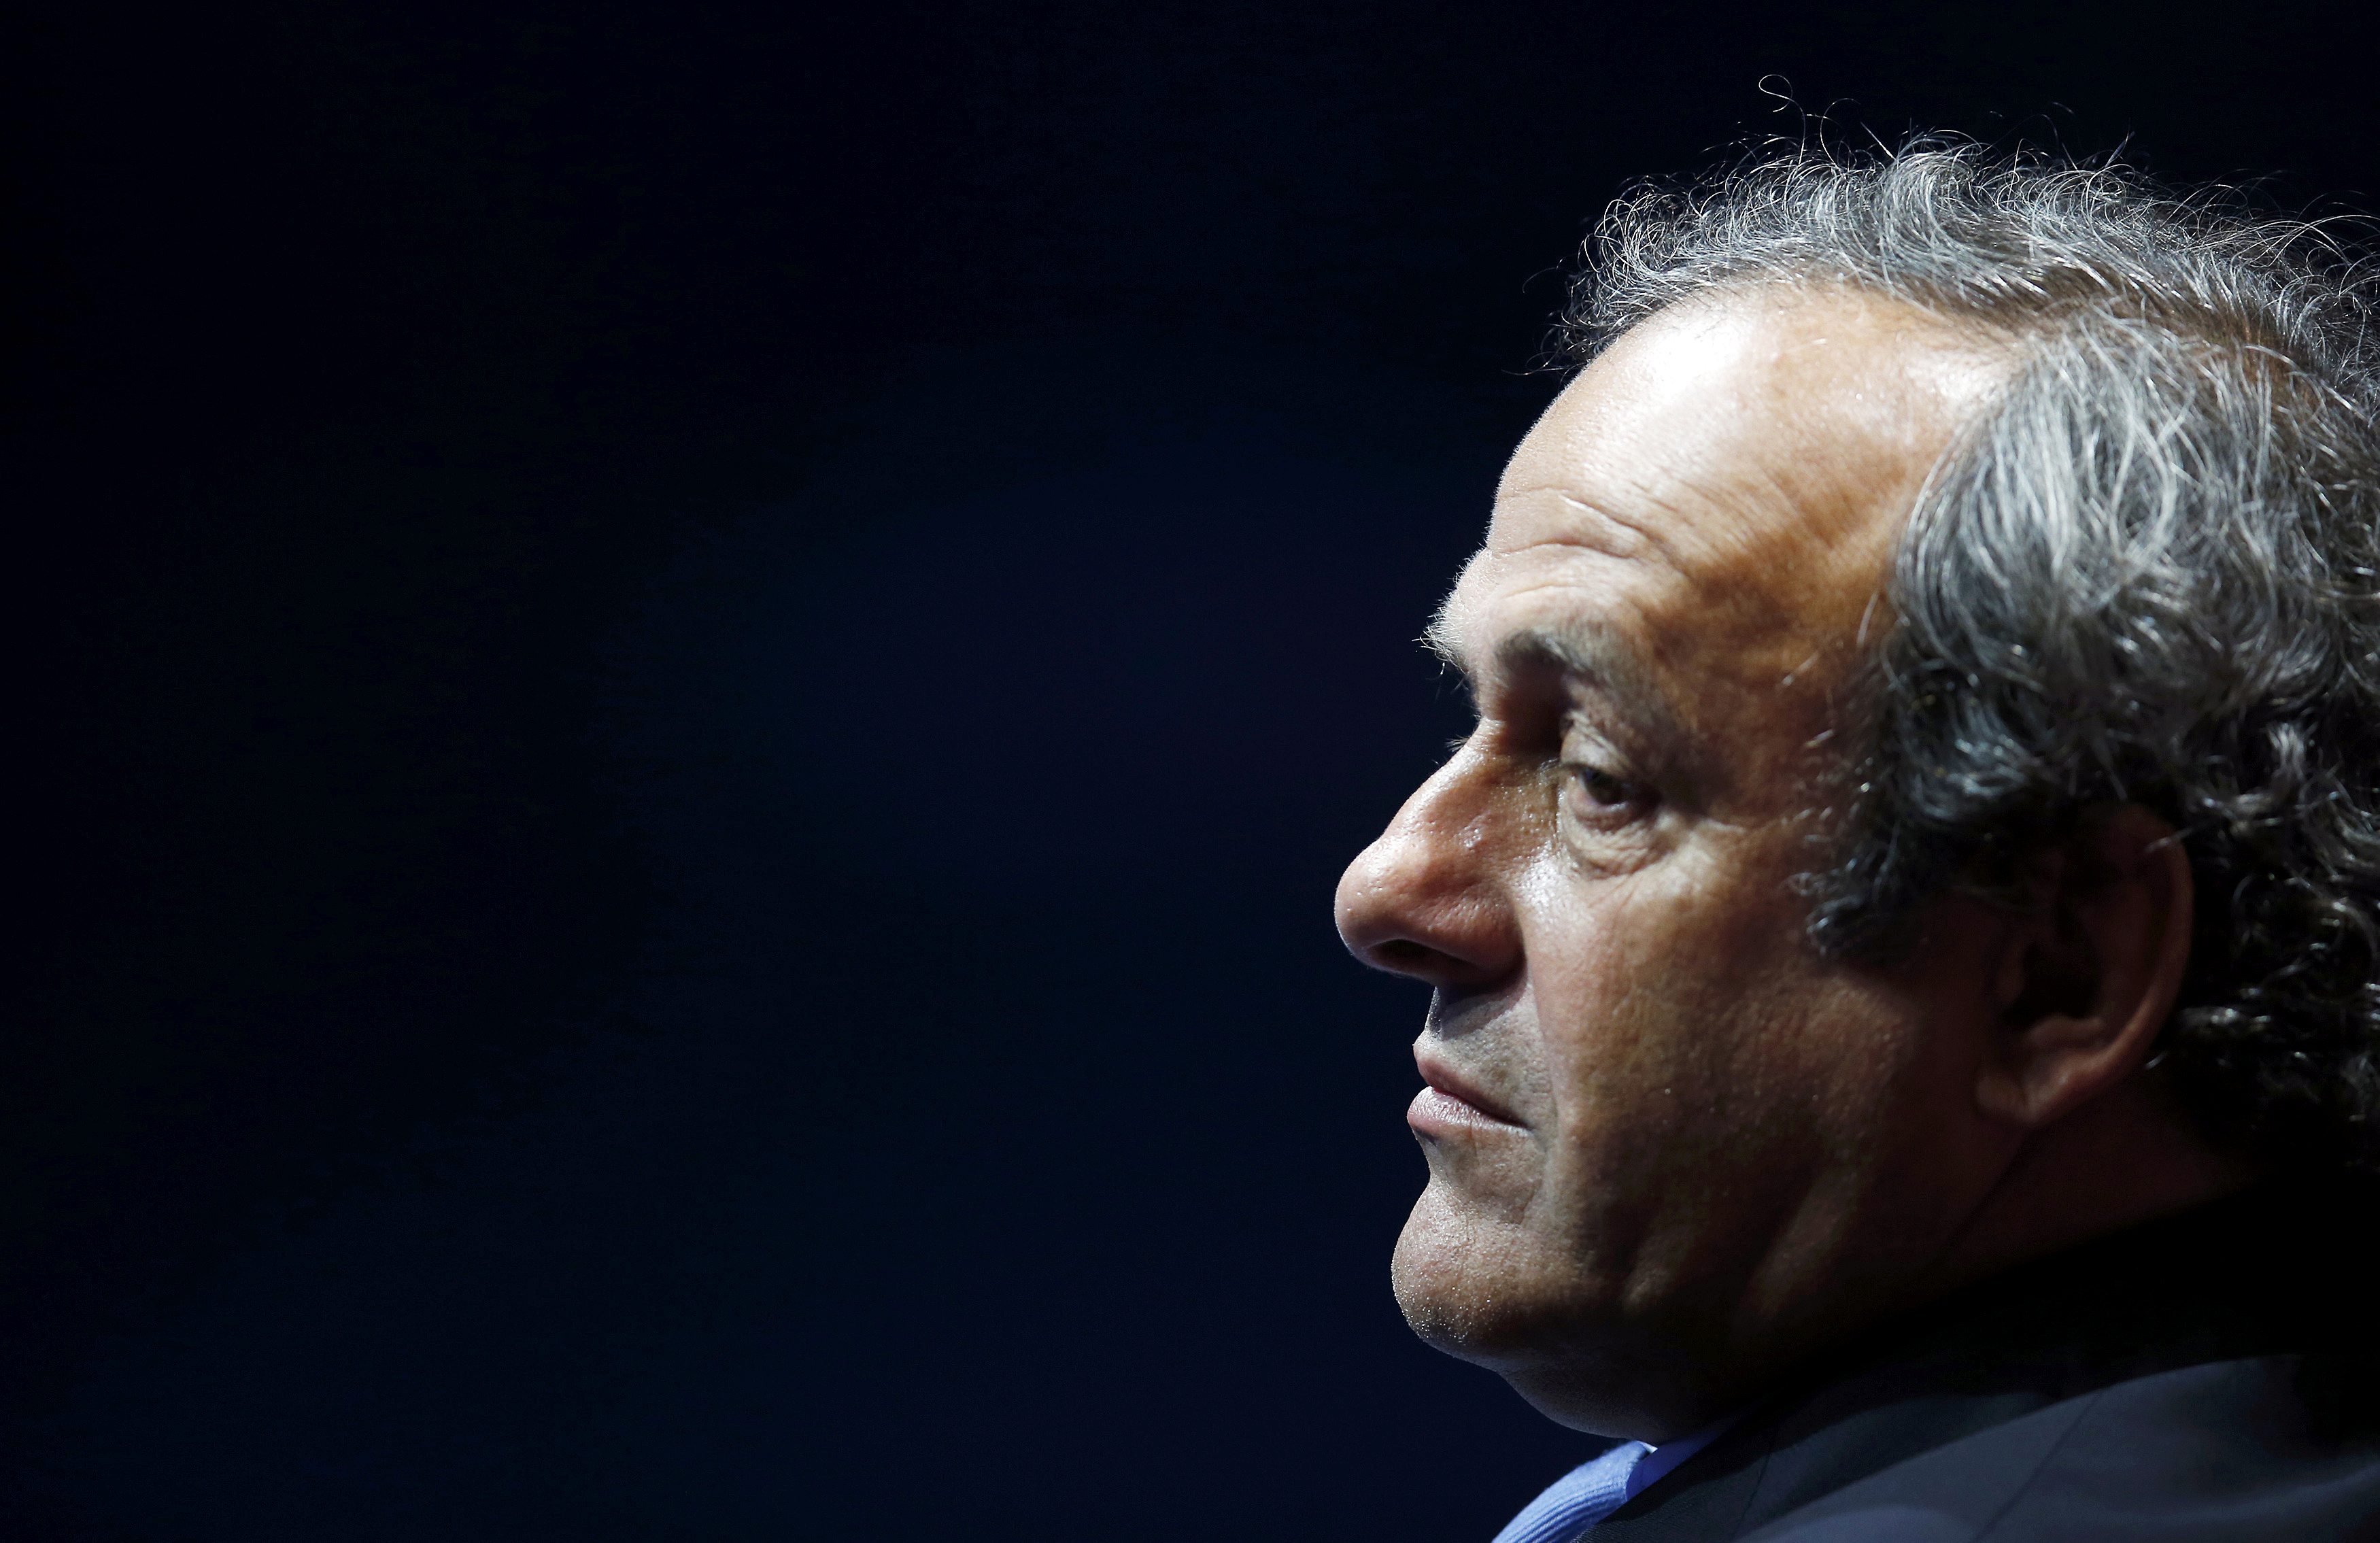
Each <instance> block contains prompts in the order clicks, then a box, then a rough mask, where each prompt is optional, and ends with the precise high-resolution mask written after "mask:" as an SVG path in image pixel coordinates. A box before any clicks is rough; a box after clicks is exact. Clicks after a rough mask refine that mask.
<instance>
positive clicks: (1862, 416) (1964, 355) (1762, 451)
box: [1442, 291, 1993, 709]
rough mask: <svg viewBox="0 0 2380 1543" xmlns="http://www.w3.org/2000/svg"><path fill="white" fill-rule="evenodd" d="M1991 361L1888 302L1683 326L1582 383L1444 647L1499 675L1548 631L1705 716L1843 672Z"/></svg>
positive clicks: (1729, 313)
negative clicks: (1609, 650)
mask: <svg viewBox="0 0 2380 1543" xmlns="http://www.w3.org/2000/svg"><path fill="white" fill-rule="evenodd" d="M1992 374H1993V372H1992V371H1991V370H1990V368H1989V366H1988V364H1987V363H1986V362H1985V360H1984V359H1983V358H1982V357H1981V356H1980V355H1979V354H1978V353H1977V352H1976V351H1975V350H1974V349H1973V348H1971V347H1969V346H1964V345H1963V344H1962V343H1961V340H1960V339H1959V338H1958V337H1957V336H1956V334H1951V333H1950V332H1949V331H1948V329H1947V328H1945V327H1944V326H1943V325H1942V324H1940V323H1938V322H1935V321H1933V320H1932V319H1930V318H1927V317H1925V315H1923V314H1922V313H1919V312H1916V311H1914V310H1909V309H1907V308H1903V307H1900V306H1898V305H1896V304H1893V303H1891V302H1888V301H1880V300H1875V299H1870V298H1864V297H1859V296H1855V295H1847V294H1834V293H1820V294H1815V295H1812V294H1806V293H1786V292H1781V291H1762V292H1754V293H1751V294H1747V295H1740V296H1734V297H1730V298H1724V299H1720V300H1713V301H1702V302H1696V303H1694V304H1692V305H1689V306H1683V307H1679V308H1674V309H1673V310H1670V311H1665V312H1663V313H1661V314H1660V315H1658V316H1656V317H1654V318H1653V319H1651V320H1650V321H1648V322H1645V323H1643V324H1641V325H1639V326H1637V327H1635V328H1633V329H1632V330H1631V331H1630V332H1629V333H1628V334H1626V335H1624V336H1623V337H1621V339H1620V340H1619V342H1618V343H1616V344H1615V345H1614V346H1612V347H1611V348H1609V350H1607V351H1606V352H1605V353H1604V354H1603V355H1602V356H1601V357H1600V358H1597V360H1596V361H1595V362H1594V363H1593V364H1591V365H1590V366H1588V367H1587V369H1586V370H1585V371H1582V372H1581V373H1580V375H1579V376H1578V378H1577V379H1576V380H1574V381H1573V382H1572V383H1570V385H1569V386H1568V387H1567V388H1565V389H1564V390H1563V392H1562V394H1561V395H1560V397H1558V398H1557V399H1556V400H1555V402H1554V404H1553V406H1552V407H1549V408H1548V410H1547V412H1546V414H1545V416H1544V417H1543V418H1542V419H1539V421H1538V422H1537V424H1536V427H1535V428H1534V429H1532V430H1531V431H1530V432H1529V434H1528V436H1527V437H1526V438H1525V439H1524V440H1523V441H1522V443H1521V445H1520V448H1519V449H1518V450H1517V451H1516V452H1515V453H1514V455H1513V456H1512V462H1511V464H1510V465H1509V466H1508V468H1506V471H1505V474H1504V478H1503V480H1502V482H1501V484H1500V487H1499V489H1498V492H1497V499H1496V513H1495V518H1494V521H1493V523H1492V524H1491V526H1490V528H1489V530H1488V541H1487V544H1486V545H1485V546H1484V547H1483V548H1482V549H1481V551H1480V552H1479V553H1478V554H1477V555H1476V556H1475V557H1474V558H1473V559H1472V561H1471V563H1470V565H1468V566H1467V567H1466V568H1465V570H1464V572H1463V578H1462V580H1461V581H1460V583H1458V585H1457V586H1456V589H1455V592H1454V594H1453V595H1452V596H1451V597H1450V598H1449V601H1448V606H1447V611H1446V614H1445V615H1444V617H1443V620H1442V630H1443V631H1444V632H1445V633H1446V634H1447V635H1448V637H1447V641H1448V642H1449V643H1451V645H1452V646H1453V647H1454V649H1455V650H1456V651H1457V652H1458V654H1460V655H1461V656H1462V657H1463V660H1464V662H1465V663H1466V664H1469V665H1472V666H1474V667H1475V668H1481V669H1484V668H1486V667H1487V666H1488V662H1490V661H1492V659H1493V657H1494V654H1495V651H1496V648H1497V645H1498V643H1499V641H1500V639H1501V638H1505V637H1509V636H1510V635H1512V634H1513V633H1514V632H1516V631H1523V630H1526V629H1530V628H1545V627H1565V626H1567V627H1570V628H1573V629H1578V628H1587V629H1591V630H1592V631H1594V632H1596V633H1597V634H1599V635H1603V636H1607V637H1616V638H1619V639H1620V640H1621V643H1622V644H1623V645H1624V646H1625V647H1627V648H1628V649H1630V650H1632V651H1633V652H1634V653H1635V654H1637V655H1638V656H1639V657H1640V658H1641V659H1642V661H1643V662H1645V664H1646V665H1647V666H1648V668H1649V670H1650V671H1651V673H1652V674H1655V675H1657V676H1659V677H1662V678H1663V679H1664V681H1665V683H1666V685H1667V686H1669V687H1670V693H1671V694H1672V696H1673V697H1680V698H1682V699H1684V700H1683V705H1684V706H1686V707H1688V708H1689V709H1691V708H1692V707H1694V705H1695V702H1696V700H1697V699H1699V698H1700V697H1702V696H1704V695H1706V694H1708V693H1710V692H1712V691H1715V690H1718V689H1719V688H1721V687H1733V688H1736V689H1738V690H1743V691H1768V692H1776V691H1779V690H1786V691H1790V690H1791V688H1792V686H1793V685H1794V684H1795V683H1796V682H1801V683H1803V684H1804V685H1815V684H1816V677H1817V676H1819V675H1823V674H1828V673H1829V671H1830V670H1831V671H1835V672H1839V671H1840V667H1841V666H1842V665H1843V664H1844V663H1845V662H1848V656H1849V654H1850V652H1851V650H1852V646H1853V639H1854V638H1856V637H1857V635H1858V633H1859V631H1860V629H1861V626H1862V624H1863V621H1864V619H1865V618H1867V617H1869V615H1870V614H1871V612H1872V608H1873V606H1874V605H1875V604H1876V602H1877V597H1878V595H1879V592H1880V589H1881V587H1882V582H1883V579H1884V576H1885V572H1886V569H1887V567H1888V563H1889V560H1890V554H1891V552H1892V549H1893V546H1894V543H1895V541H1896V539H1897V537H1898V535H1899V532H1900V526H1901V523H1902V521H1903V519H1904V518H1905V516H1906V514H1907V511H1908V509H1909V507H1910V505H1911V504H1912V503H1913V500H1914V498H1915V496H1916V493H1917V491H1918V489H1919V487H1920V485H1921V484H1922V483H1923V481H1924V479H1925V474H1926V472H1927V471H1928V469H1930V468H1931V467H1932V466H1933V464H1934V462H1935V461H1936V460H1937V458H1938V457H1939V456H1940V454H1941V451H1942V450H1943V448H1944V447H1945V446H1946V445H1947V443H1949V438H1950V436H1951V434H1952V433H1953V432H1954V431H1955V428H1956V426H1957V424H1958V423H1959V422H1960V421H1961V419H1962V417H1963V415H1964V414H1965V412H1966V411H1968V410H1970V409H1971V408H1972V407H1973V404H1974V403H1975V402H1976V401H1977V400H1978V399H1979V398H1980V396H1981V395H1982V394H1983V393H1984V392H1985V390H1987V389H1988V386H1989V384H1990V381H1991V379H1992Z"/></svg>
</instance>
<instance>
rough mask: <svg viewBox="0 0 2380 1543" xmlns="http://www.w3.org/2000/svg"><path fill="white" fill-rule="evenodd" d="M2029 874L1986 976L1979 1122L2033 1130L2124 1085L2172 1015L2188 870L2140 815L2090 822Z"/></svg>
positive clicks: (2177, 843)
mask: <svg viewBox="0 0 2380 1543" xmlns="http://www.w3.org/2000/svg"><path fill="white" fill-rule="evenodd" d="M2037 871H2038V875H2039V878H2038V885H2039V887H2038V890H2037V892H2036V904H2035V905H2034V909H2033V911H2032V912H2031V914H2029V915H2028V916H2027V917H2025V919H2024V920H2023V921H2022V923H2020V924H2019V925H2018V926H2017V928H2016V929H2014V931H2013V932H2012V933H2011V935H2010V937H2009V938H2008V939H2007V940H2006V942H2005V945H2004V947H2005V953H2004V954H2003V956H2002V958H2001V961H2000V965H1999V968H1998V970H1997V971H1996V972H1995V973H1996V979H1995V982H1994V984H1995V988H1996V991H1997V1005H1998V1008H1999V1014H2000V1023H1999V1032H1998V1042H1997V1043H1996V1045H1995V1046H1994V1048H1993V1053H1992V1054H1990V1055H1989V1056H1987V1057H1986V1059H1985V1063H1984V1065H1983V1067H1982V1069H1981V1072H1980V1074H1979V1075H1978V1077H1977V1081H1976V1088H1975V1095H1976V1103H1977V1105H1978V1107H1979V1108H1980V1109H1981V1110H1982V1111H1983V1112H1984V1113H1985V1114H1986V1115H1988V1116H1990V1117H1992V1118H1994V1119H1997V1120H2001V1121H2005V1122H2008V1123H2009V1124H2017V1125H2022V1126H2026V1127H2028V1128H2034V1129H2038V1128H2040V1127H2042V1126H2045V1125H2047V1124H2051V1123H2052V1122H2054V1121H2056V1120H2058V1119H2059V1118H2060V1117H2062V1116H2064V1115H2065V1114H2067V1113H2069V1112H2071V1111H2073V1110H2074V1109H2075V1108H2077V1107H2079V1106H2080V1105H2082V1104H2083V1103H2085V1102H2087V1101H2088V1100H2091V1099H2092V1098H2094V1097H2095V1096H2096V1095H2098V1094H2099V1093H2101V1092H2104V1091H2106V1090H2107V1089H2108V1088H2110V1087H2114V1086H2115V1085H2117V1084H2118V1083H2120V1082H2122V1081H2123V1080H2124V1079H2125V1078H2127V1077H2128V1076H2130V1075H2131V1074H2132V1073H2133V1072H2134V1071H2136V1070H2137V1069H2138V1068H2139V1067H2140V1066H2141V1065H2142V1063H2144V1062H2145V1061H2146V1060H2147V1059H2148V1057H2149V1053H2150V1050H2151V1047H2152V1046H2154V1044H2155V1041H2156V1038H2157V1035H2158V1033H2159V1031H2160V1030H2162V1029H2163V1028H2164V1027H2165V1022H2166V1020H2167V1018H2168V1017H2169V1016H2171V1015H2172V1013H2173V1007H2174V1002H2176V1001H2177V1000H2178V998H2179V997H2180V990H2181V980H2182V975H2183V972H2184V971H2185V970H2186V969H2187V968H2188V967H2189V963H2190V934H2191V923H2192V915H2193V905H2194V897H2193V894H2192V885H2191V875H2190V859H2189V856H2188V854H2187V853H2185V852H2184V851H2183V849H2182V845H2181V840H2180V837H2179V836H2178V835H2177V834H2176V833H2175V832H2174V829H2173V827H2172V826H2171V825H2168V823H2166V821H2164V820H2161V819H2159V818H2158V817H2157V816H2155V814H2152V813H2150V812H2149V811H2148V810H2147V809H2144V808H2141V807H2139V806H2138V805H2133V804H2127V805H2124V806H2122V807H2120V808H2113V809H2108V810H2106V811H2103V812H2098V813H2095V814H2093V815H2091V816H2089V817H2087V818H2086V819H2085V820H2083V823H2082V824H2081V826H2080V827H2079V828H2078V829H2077V831H2076V832H2075V834H2074V835H2073V836H2072V837H2071V838H2070V840H2069V841H2068V842H2067V843H2066V844H2064V845H2063V846H2062V847H2061V848H2059V849H2058V850H2057V851H2056V852H2053V853H2049V854H2046V855H2045V860H2044V862H2043V863H2042V864H2041V866H2040V868H2039V869H2038V870H2037Z"/></svg>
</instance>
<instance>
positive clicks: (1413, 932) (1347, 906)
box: [1338, 746, 1511, 977]
mask: <svg viewBox="0 0 2380 1543" xmlns="http://www.w3.org/2000/svg"><path fill="white" fill-rule="evenodd" d="M1499 796H1500V794H1499V789H1498V788H1497V786H1496V785H1495V781H1494V778H1493V776H1492V774H1491V772H1490V769H1489V768H1488V765H1487V763H1486V760H1485V759H1484V758H1483V757H1482V756H1480V755H1479V754H1478V753H1477V752H1476V751H1475V750H1473V749H1471V748H1470V747H1467V746H1466V747H1464V748H1463V749H1462V750H1460V751H1458V752H1456V754H1455V756H1454V759H1451V760H1450V761H1448V762H1447V763H1446V764H1445V765H1444V766H1441V767H1439V769H1438V770H1437V771H1436V772H1433V773H1431V775H1430V776H1429V778H1428V780H1427V781H1426V782H1424V783H1423V784H1421V786H1419V787H1418V788H1415V790H1414V793H1413V796H1411V797H1409V798H1407V799H1406V800H1405V802H1404V807H1403V808H1400V809H1399V810H1397V812H1396V815H1395V817H1394V818H1393V819H1391V820H1390V821H1389V824H1388V828H1387V829H1386V830H1384V831H1382V832H1380V835H1379V838H1378V840H1376V841H1374V842H1373V843H1372V844H1371V845H1370V846H1368V847H1366V848H1365V849H1364V851H1363V852H1362V854H1361V855H1359V856H1358V857H1356V859H1355V861H1354V863H1353V864H1351V865H1350V866H1349V868H1348V869H1347V873H1346V877H1345V878H1343V879H1342V881H1340V886H1339V896H1338V900H1339V905H1338V912H1339V931H1340V935H1341V937H1342V938H1343V939H1344V940H1345V942H1346V944H1347V947H1348V948H1349V949H1350V950H1351V951H1353V952H1354V954H1356V955H1357V956H1358V957H1359V958H1362V959H1363V960H1365V961H1366V963H1368V964H1372V965H1377V966H1380V967H1382V968H1386V969H1393V970H1397V971H1400V972H1401V973H1404V974H1413V975H1423V976H1431V977H1435V976H1437V975H1440V974H1448V973H1455V972H1460V973H1462V974H1465V975H1475V974H1477V973H1478V972H1479V971H1481V970H1484V969H1493V968H1496V967H1498V966H1499V965H1500V959H1501V955H1503V954H1505V953H1507V952H1509V946H1510V945H1509V941H1508V940H1509V936H1510V933H1511V926H1510V920H1509V912H1508V910H1507V905H1506V901H1505V897H1504V895H1503V893H1502V888H1501V886H1500V883H1499V881H1498V872H1499V869H1500V866H1501V865H1500V860H1499V859H1500V857H1501V856H1502V855H1501V854H1500V852H1499V851H1498V848H1497V840H1496V838H1497V835H1498V833H1499V832H1500V831H1501V830H1502V829H1503V827H1505V826H1506V825H1507V824H1509V823H1510V822H1509V821H1505V820H1498V819H1496V818H1494V816H1495V806H1496V804H1497V802H1498V799H1499Z"/></svg>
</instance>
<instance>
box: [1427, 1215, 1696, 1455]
mask: <svg viewBox="0 0 2380 1543" xmlns="http://www.w3.org/2000/svg"><path fill="white" fill-rule="evenodd" d="M1390 1279H1391V1281H1392V1282H1393V1284H1394V1286H1395V1289H1396V1296H1397V1306H1398V1307H1399V1308H1401V1309H1402V1310H1403V1313H1404V1316H1405V1322H1406V1323H1407V1324H1409V1325H1411V1326H1412V1328H1413V1331H1414V1332H1415V1334H1416V1335H1418V1336H1420V1338H1421V1340H1422V1341H1423V1343H1426V1344H1428V1345H1429V1346H1430V1347H1431V1348H1433V1349H1436V1350H1439V1351H1443V1352H1444V1353H1446V1354H1447V1355H1452V1356H1456V1357H1458V1358H1459V1359H1462V1360H1465V1361H1469V1362H1472V1363H1473V1364H1475V1365H1477V1366H1480V1367H1486V1368H1487V1369H1488V1370H1490V1371H1493V1372H1495V1373H1497V1374H1498V1375H1499V1376H1500V1377H1502V1378H1503V1379H1505V1380H1506V1381H1507V1382H1509V1383H1511V1384H1512V1390H1513V1391H1515V1392H1517V1393H1519V1394H1520V1395H1521V1396H1522V1397H1523V1398H1524V1399H1526V1400H1527V1401H1528V1402H1529V1403H1530V1404H1531V1405H1532V1406H1534V1407H1535V1408H1536V1410H1537V1412H1538V1413H1539V1414H1542V1415H1546V1416H1547V1417H1548V1418H1549V1419H1552V1420H1554V1421H1556V1422H1558V1423H1560V1424H1561V1425H1566V1426H1569V1427H1570V1428H1573V1429H1575V1430H1582V1431H1587V1432H1591V1433H1594V1434H1597V1435H1601V1436H1631V1437H1640V1438H1643V1439H1645V1440H1655V1439H1657V1438H1656V1437H1655V1436H1654V1435H1648V1434H1647V1433H1648V1432H1658V1433H1660V1434H1661V1435H1663V1436H1667V1435H1675V1434H1678V1433H1680V1432H1681V1431H1683V1430H1686V1429H1690V1428H1693V1424H1694V1422H1692V1421H1689V1422H1687V1423H1684V1424H1681V1423H1679V1421H1678V1419H1677V1418H1676V1413H1677V1411H1678V1409H1680V1408H1681V1407H1682V1406H1684V1405H1685V1404H1687V1403H1691V1401H1692V1398H1693V1391H1694V1382H1695V1380H1696V1379H1695V1378H1694V1373H1693V1368H1692V1366H1691V1362H1690V1361H1689V1360H1687V1359H1685V1358H1682V1357H1681V1356H1680V1355H1679V1354H1678V1350H1677V1347H1676V1346H1675V1345H1674V1344H1672V1343H1668V1342H1667V1340H1666V1339H1665V1338H1664V1337H1663V1336H1660V1335H1658V1334H1651V1333H1648V1332H1646V1330H1645V1327H1644V1326H1643V1325H1638V1324H1632V1323H1629V1322H1627V1321H1626V1315H1625V1314H1624V1313H1623V1312H1622V1311H1621V1306H1620V1303H1619V1300H1618V1299H1619V1297H1620V1295H1621V1293H1620V1292H1619V1290H1618V1289H1617V1288H1616V1286H1614V1285H1613V1283H1611V1282H1602V1281H1598V1280H1597V1279H1595V1278H1594V1277H1593V1276H1592V1274H1591V1273H1590V1272H1589V1271H1588V1270H1586V1269H1585V1267H1584V1263H1583V1261H1582V1260H1580V1259H1579V1258H1578V1257H1577V1255H1576V1253H1575V1251H1574V1250H1573V1249H1570V1248H1563V1247H1558V1246H1556V1245H1553V1244H1552V1243H1550V1242H1548V1240H1546V1239H1543V1238H1541V1237H1538V1236H1536V1235H1535V1234H1533V1233H1531V1232H1529V1231H1528V1230H1527V1229H1526V1228H1525V1226H1524V1225H1522V1224H1519V1223H1516V1222H1512V1221H1503V1220H1501V1219H1499V1218H1496V1217H1493V1216H1481V1215H1480V1214H1479V1213H1478V1211H1477V1210H1476V1209H1473V1208H1470V1207H1467V1206H1465V1205H1463V1202H1462V1200H1461V1198H1460V1197H1457V1196H1451V1195H1449V1194H1446V1193H1444V1192H1443V1190H1442V1188H1441V1186H1440V1185H1438V1184H1436V1183H1433V1184H1432V1185H1430V1187H1429V1188H1428V1189H1427V1190H1425V1191H1423V1192H1422V1197H1421V1198H1420V1200H1419V1201H1417V1202H1416V1203H1415V1206H1414V1209H1413V1214H1412V1215H1411V1216H1410V1217H1408V1218H1406V1220H1405V1226H1404V1231H1403V1233H1401V1234H1400V1235H1399V1236H1398V1238H1397V1249H1396V1257H1395V1259H1394V1262H1393V1263H1392V1265H1391V1267H1390Z"/></svg>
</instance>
